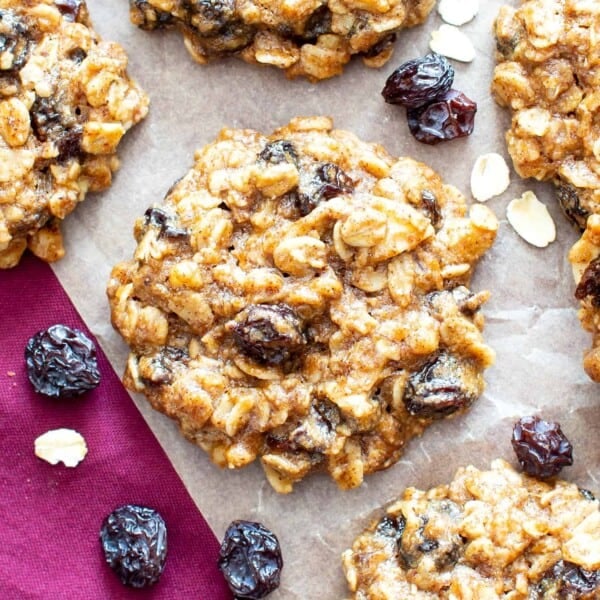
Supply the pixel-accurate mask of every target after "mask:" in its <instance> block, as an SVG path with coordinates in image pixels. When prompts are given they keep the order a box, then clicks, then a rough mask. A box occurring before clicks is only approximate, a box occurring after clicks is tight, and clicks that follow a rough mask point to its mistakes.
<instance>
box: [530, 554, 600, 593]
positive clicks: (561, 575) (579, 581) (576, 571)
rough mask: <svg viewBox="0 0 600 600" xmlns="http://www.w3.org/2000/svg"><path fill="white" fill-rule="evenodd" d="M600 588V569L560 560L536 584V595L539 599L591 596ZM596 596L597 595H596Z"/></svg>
mask: <svg viewBox="0 0 600 600" xmlns="http://www.w3.org/2000/svg"><path fill="white" fill-rule="evenodd" d="M599 589H600V571H588V570H587V569H583V568H582V567H580V566H578V565H576V564H574V563H570V562H567V561H564V560H559V561H558V562H557V563H556V564H555V565H554V566H553V567H551V568H550V569H548V571H546V573H544V575H543V577H542V579H541V581H540V582H539V583H538V584H537V585H536V586H535V590H534V592H535V596H533V597H534V598H537V599H539V600H542V599H544V600H546V599H548V600H553V599H555V598H568V599H570V600H575V599H577V598H584V597H585V598H589V597H590V596H589V594H592V593H594V592H598V590H599ZM594 597H595V596H594Z"/></svg>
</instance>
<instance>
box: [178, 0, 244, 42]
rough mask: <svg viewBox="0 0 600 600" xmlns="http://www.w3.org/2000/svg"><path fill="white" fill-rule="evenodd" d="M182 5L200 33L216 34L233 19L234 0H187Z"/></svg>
mask: <svg viewBox="0 0 600 600" xmlns="http://www.w3.org/2000/svg"><path fill="white" fill-rule="evenodd" d="M184 6H186V7H187V9H188V10H189V12H190V15H191V17H190V18H191V24H192V25H193V27H194V28H195V29H197V30H198V31H199V32H200V33H201V34H202V35H209V36H210V35H216V34H218V33H219V32H221V31H223V30H224V29H225V28H226V27H227V26H228V25H229V24H230V23H231V22H232V21H233V20H234V19H235V0H187V2H185V3H184Z"/></svg>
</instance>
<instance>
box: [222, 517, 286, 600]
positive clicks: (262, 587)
mask: <svg viewBox="0 0 600 600" xmlns="http://www.w3.org/2000/svg"><path fill="white" fill-rule="evenodd" d="M282 568H283V559H282V556H281V548H280V546H279V541H278V540H277V537H276V536H275V534H274V533H273V532H272V531H270V530H269V529H267V528H266V527H265V526H264V525H262V524H261V523H254V522H252V521H234V522H233V523H231V525H230V526H229V527H228V528H227V531H226V532H225V537H224V539H223V543H222V544H221V550H220V552H219V569H220V570H221V572H222V573H223V576H224V577H225V579H226V581H227V584H228V585H229V588H230V589H231V591H232V592H233V594H234V595H235V597H236V599H238V600H259V599H260V598H264V597H265V596H267V595H268V594H270V593H271V592H272V591H273V590H275V589H277V588H278V587H279V583H280V577H281V569H282Z"/></svg>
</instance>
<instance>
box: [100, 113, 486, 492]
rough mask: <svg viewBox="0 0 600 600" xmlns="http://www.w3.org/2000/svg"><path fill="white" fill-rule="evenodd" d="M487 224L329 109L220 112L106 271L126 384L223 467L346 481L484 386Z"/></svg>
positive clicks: (432, 177) (389, 457)
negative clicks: (481, 285)
mask: <svg viewBox="0 0 600 600" xmlns="http://www.w3.org/2000/svg"><path fill="white" fill-rule="evenodd" d="M496 229H497V221H496V218H495V217H494V215H493V214H492V213H491V212H490V210H489V209H487V208H486V207H485V206H483V205H480V204H478V205H475V206H472V207H471V208H470V209H468V208H467V206H466V203H465V199H464V197H463V196H462V195H461V194H460V193H459V192H458V191H457V190H456V189H455V188H453V187H452V186H449V185H444V184H443V183H442V181H441V179H440V178H439V177H438V175H436V174H435V173H434V172H433V171H432V170H431V169H430V168H428V167H427V166H425V165H423V164H421V163H418V162H416V161H414V160H411V159H409V158H392V157H391V156H390V155H389V154H388V153H387V152H386V151H385V150H384V149H383V148H382V147H381V146H378V145H375V144H369V143H364V142H361V141H360V140H359V139H358V138H356V137H355V136H354V135H352V134H350V133H348V132H345V131H340V130H334V129H333V128H332V122H331V120H330V119H328V118H324V117H310V118H297V119H294V120H292V122H291V123H290V124H289V125H287V126H285V127H282V128H280V129H278V130H276V131H275V132H274V133H273V134H272V135H270V136H265V135H262V134H260V133H257V132H255V131H251V130H236V129H224V130H223V131H222V132H221V133H220V135H219V136H218V138H217V140H216V141H215V142H214V143H212V144H209V145H208V146H206V147H204V148H203V149H201V150H199V151H198V152H197V153H196V162H195V165H194V167H193V168H192V169H191V171H189V173H187V175H185V176H184V177H183V178H182V179H181V180H180V181H178V182H177V183H176V184H175V185H174V186H173V187H172V189H171V190H170V191H169V193H168V194H167V197H166V198H165V201H164V204H163V205H161V206H155V207H153V208H149V209H148V210H147V211H146V214H145V215H144V216H143V217H142V218H140V219H138V221H137V223H136V225H135V237H136V240H137V242H138V246H137V250H136V251H135V255H134V257H133V259H132V260H130V261H127V262H123V263H121V264H119V265H117V266H116V267H115V268H114V270H113V272H112V277H111V279H110V282H109V286H108V295H109V299H110V305H111V310H112V321H113V324H114V326H115V327H116V328H117V330H118V331H119V332H120V333H121V335H122V336H123V337H124V338H125V340H126V342H127V343H128V344H129V346H130V347H131V354H130V357H129V361H128V364H127V369H126V373H125V383H126V385H127V386H128V387H129V388H130V389H132V390H138V391H141V392H143V393H144V394H145V395H146V396H147V397H148V399H149V401H150V402H151V404H152V405H153V406H154V407H155V408H157V409H158V410H160V411H163V412H164V413H166V414H167V415H169V416H170V417H172V418H174V419H176V420H177V421H178V422H179V425H180V427H181V430H182V432H183V434H184V435H185V436H186V437H187V438H189V439H190V440H191V441H193V442H195V443H196V444H198V445H199V446H201V447H202V448H203V449H204V450H206V451H207V452H208V453H209V455H210V456H211V458H212V460H213V461H214V462H216V463H217V464H219V465H221V466H226V467H230V468H236V467H243V466H244V465H247V464H248V463H250V462H252V461H254V460H255V459H256V458H260V460H261V462H262V464H263V466H264V469H265V471H266V475H267V477H268V479H269V481H270V483H271V484H272V485H273V486H274V487H275V489H277V490H278V491H280V492H289V491H291V489H292V485H293V484H294V482H296V481H299V480H300V479H302V478H303V477H304V476H305V475H307V474H308V473H310V472H311V471H315V470H325V471H327V472H329V473H330V475H331V476H332V477H333V478H334V479H335V480H336V481H337V483H338V484H339V485H340V486H341V487H342V488H352V487H355V486H358V485H360V483H361V482H362V480H363V476H364V475H366V474H368V473H371V472H373V471H377V470H379V469H383V468H386V467H389V466H390V465H392V464H393V463H394V462H396V461H397V460H398V457H399V456H400V454H401V453H402V451H403V448H404V445H405V444H406V442H407V441H408V440H409V439H410V438H411V437H413V436H415V435H417V434H419V433H421V432H422V431H423V429H424V428H425V427H426V426H427V425H429V424H430V423H431V422H432V421H433V420H434V419H439V418H442V417H445V416H446V415H450V414H453V413H457V412H460V411H463V410H465V409H466V408H468V407H469V405H470V404H471V403H472V402H473V401H474V400H475V399H476V398H477V397H478V396H479V395H480V394H481V392H482V390H483V387H484V383H483V378H482V372H483V370H484V368H485V367H487V366H488V365H490V364H491V362H492V361H493V353H492V351H491V350H490V349H489V348H488V347H487V346H486V345H485V344H484V342H483V338H482V333H481V330H482V327H483V318H482V315H481V314H480V312H479V308H480V306H481V305H482V303H483V302H485V300H486V299H487V297H488V293H487V292H479V293H472V292H471V291H469V289H468V288H467V287H466V286H467V285H468V283H469V279H470V277H471V274H472V271H473V267H474V265H475V263H476V262H477V260H478V259H479V258H480V257H481V256H482V255H483V254H484V252H485V251H486V250H487V249H488V248H489V247H490V246H491V244H492V242H493V240H494V237H495V235H496Z"/></svg>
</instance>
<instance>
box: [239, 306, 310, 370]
mask: <svg viewBox="0 0 600 600" xmlns="http://www.w3.org/2000/svg"><path fill="white" fill-rule="evenodd" d="M233 339H234V340H235V343H236V344H237V346H238V347H239V349H240V350H241V351H242V352H243V353H244V354H246V355H247V356H249V357H250V358H252V359H253V360H255V361H256V362H258V363H260V364H264V365H271V366H275V365H281V364H282V363H284V362H286V361H288V360H289V359H290V358H292V356H294V355H295V354H296V353H298V352H299V351H300V350H301V349H302V348H303V347H304V346H305V345H306V338H305V337H304V334H303V333H302V321H301V319H300V317H299V316H298V315H297V314H296V313H295V312H294V311H293V310H292V309H291V308H290V307H289V306H287V305H285V304H251V305H250V306H248V307H246V308H245V309H244V310H243V311H242V312H240V313H239V315H238V316H237V317H236V322H235V324H234V326H233Z"/></svg>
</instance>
